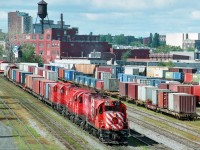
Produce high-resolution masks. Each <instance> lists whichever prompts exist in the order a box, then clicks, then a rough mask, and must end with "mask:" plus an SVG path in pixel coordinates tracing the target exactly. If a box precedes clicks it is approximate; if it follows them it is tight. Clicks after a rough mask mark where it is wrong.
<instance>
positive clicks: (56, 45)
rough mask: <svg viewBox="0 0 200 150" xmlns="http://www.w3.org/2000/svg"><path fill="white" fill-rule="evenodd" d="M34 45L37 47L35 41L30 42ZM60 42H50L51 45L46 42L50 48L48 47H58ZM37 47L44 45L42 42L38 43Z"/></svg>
mask: <svg viewBox="0 0 200 150" xmlns="http://www.w3.org/2000/svg"><path fill="white" fill-rule="evenodd" d="M32 45H33V46H34V47H37V44H36V43H33V44H32ZM59 46H60V44H59V43H52V45H51V44H50V43H47V48H50V47H59ZM39 47H44V43H42V42H41V43H39Z"/></svg>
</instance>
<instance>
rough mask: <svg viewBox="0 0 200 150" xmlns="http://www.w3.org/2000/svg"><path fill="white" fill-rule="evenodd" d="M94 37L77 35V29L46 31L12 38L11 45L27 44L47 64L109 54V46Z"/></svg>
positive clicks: (97, 37)
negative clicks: (91, 55)
mask: <svg viewBox="0 0 200 150" xmlns="http://www.w3.org/2000/svg"><path fill="white" fill-rule="evenodd" d="M99 40H100V37H99V36H96V35H78V28H68V29H59V28H51V29H46V30H45V32H44V34H22V35H18V36H15V37H14V40H13V41H12V45H13V46H14V45H21V44H22V43H29V44H32V45H33V46H34V47H35V52H36V54H39V55H41V56H42V57H43V59H44V62H45V63H48V62H50V61H53V60H54V59H58V58H61V59H62V58H69V57H88V55H89V54H90V53H91V52H93V51H94V50H95V51H96V52H110V48H111V47H112V45H111V44H108V43H107V42H100V41H99Z"/></svg>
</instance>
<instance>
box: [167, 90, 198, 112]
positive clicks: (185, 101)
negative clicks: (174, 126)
mask: <svg viewBox="0 0 200 150" xmlns="http://www.w3.org/2000/svg"><path fill="white" fill-rule="evenodd" d="M168 106H169V110H171V111H174V112H177V113H196V99H195V96H193V95H191V94H186V93H169V100H168Z"/></svg>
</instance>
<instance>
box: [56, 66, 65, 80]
mask: <svg viewBox="0 0 200 150" xmlns="http://www.w3.org/2000/svg"><path fill="white" fill-rule="evenodd" d="M64 69H65V68H63V67H58V78H60V79H64V75H65V72H64Z"/></svg>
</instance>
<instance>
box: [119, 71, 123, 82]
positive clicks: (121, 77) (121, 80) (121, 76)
mask: <svg viewBox="0 0 200 150" xmlns="http://www.w3.org/2000/svg"><path fill="white" fill-rule="evenodd" d="M118 79H119V81H120V82H123V73H118Z"/></svg>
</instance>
